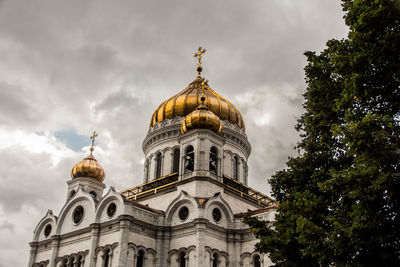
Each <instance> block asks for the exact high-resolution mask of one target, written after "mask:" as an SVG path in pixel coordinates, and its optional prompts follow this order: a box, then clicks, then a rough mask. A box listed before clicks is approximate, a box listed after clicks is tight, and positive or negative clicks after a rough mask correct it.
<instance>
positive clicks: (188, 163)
mask: <svg viewBox="0 0 400 267" xmlns="http://www.w3.org/2000/svg"><path fill="white" fill-rule="evenodd" d="M193 170H194V149H193V147H192V146H188V147H187V148H186V151H185V173H186V172H192V171H193Z"/></svg>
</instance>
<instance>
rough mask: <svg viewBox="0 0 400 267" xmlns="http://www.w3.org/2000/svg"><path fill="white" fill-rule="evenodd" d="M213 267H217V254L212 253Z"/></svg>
mask: <svg viewBox="0 0 400 267" xmlns="http://www.w3.org/2000/svg"><path fill="white" fill-rule="evenodd" d="M212 266H213V267H218V254H217V253H214V255H213V263H212Z"/></svg>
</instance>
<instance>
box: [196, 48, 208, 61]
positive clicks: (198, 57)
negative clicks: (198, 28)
mask: <svg viewBox="0 0 400 267" xmlns="http://www.w3.org/2000/svg"><path fill="white" fill-rule="evenodd" d="M205 52H206V50H205V49H203V48H202V47H201V46H199V49H198V51H197V52H196V53H195V54H194V57H195V58H197V60H198V61H199V65H200V64H201V58H202V55H203V54H204V53H205Z"/></svg>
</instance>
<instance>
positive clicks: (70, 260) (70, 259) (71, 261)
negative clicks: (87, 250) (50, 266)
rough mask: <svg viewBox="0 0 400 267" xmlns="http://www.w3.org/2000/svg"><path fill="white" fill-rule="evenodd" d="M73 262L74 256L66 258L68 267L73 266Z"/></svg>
mask: <svg viewBox="0 0 400 267" xmlns="http://www.w3.org/2000/svg"><path fill="white" fill-rule="evenodd" d="M74 263H75V258H74V257H70V258H69V260H68V267H74V265H75V264H74Z"/></svg>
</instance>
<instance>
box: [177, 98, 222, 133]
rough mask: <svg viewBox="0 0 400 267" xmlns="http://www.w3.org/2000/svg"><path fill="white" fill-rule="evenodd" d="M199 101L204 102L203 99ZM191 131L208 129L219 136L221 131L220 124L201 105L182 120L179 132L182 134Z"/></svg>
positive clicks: (212, 114) (215, 116) (217, 119)
mask: <svg viewBox="0 0 400 267" xmlns="http://www.w3.org/2000/svg"><path fill="white" fill-rule="evenodd" d="M201 101H202V102H204V101H205V97H202V98H201ZM193 129H209V130H212V131H214V132H216V133H218V134H219V133H221V131H222V122H221V120H220V119H219V118H218V116H217V115H215V114H214V113H213V112H212V111H210V110H209V109H208V107H207V106H205V105H204V104H203V103H202V104H201V105H200V106H198V107H197V108H196V109H195V110H194V111H192V112H191V113H189V115H187V116H186V117H185V119H184V120H182V123H181V132H182V133H183V134H184V133H186V132H188V131H190V130H193Z"/></svg>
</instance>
